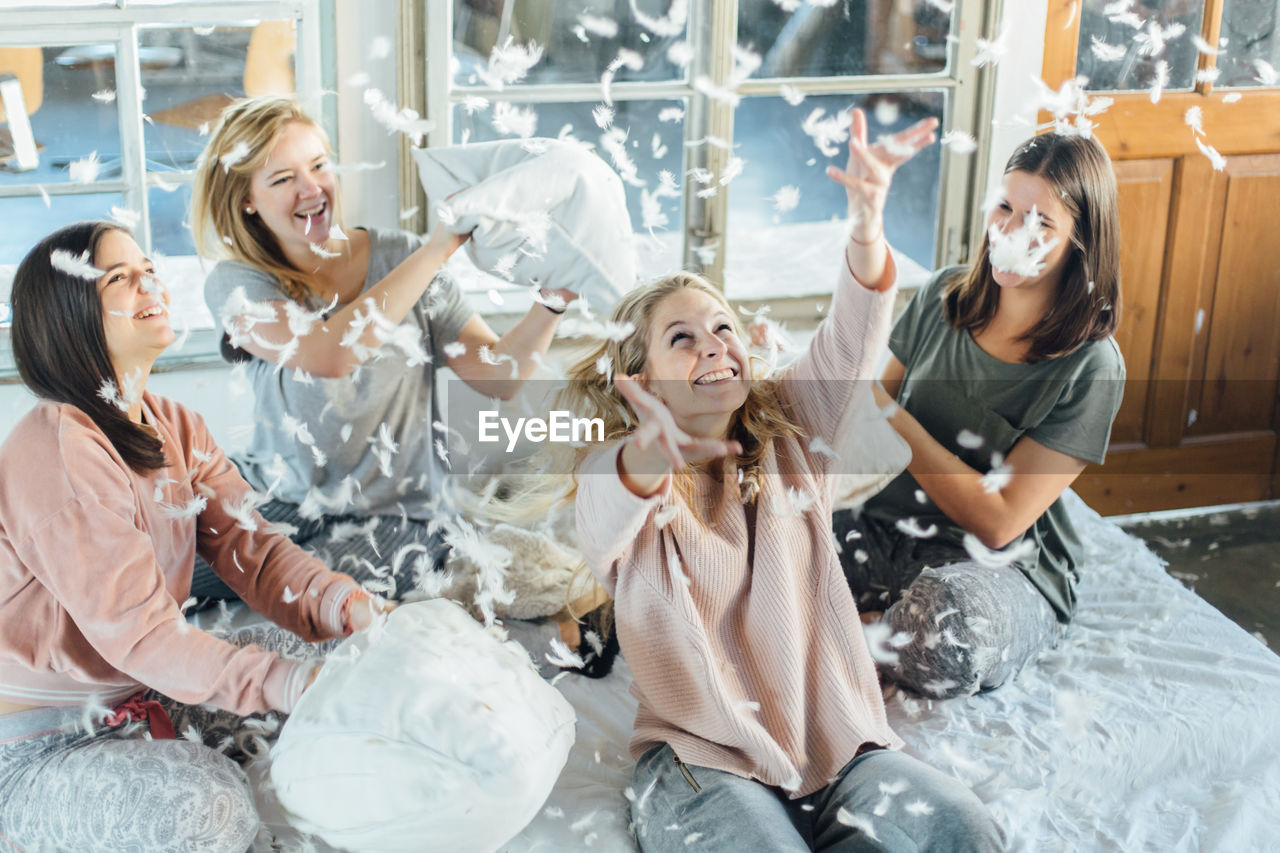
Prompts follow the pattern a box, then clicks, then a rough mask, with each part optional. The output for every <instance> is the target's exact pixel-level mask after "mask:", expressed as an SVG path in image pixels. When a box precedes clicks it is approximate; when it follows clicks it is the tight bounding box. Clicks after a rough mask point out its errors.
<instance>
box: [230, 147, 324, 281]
mask: <svg viewBox="0 0 1280 853" xmlns="http://www.w3.org/2000/svg"><path fill="white" fill-rule="evenodd" d="M331 165H332V164H331V162H330V158H329V152H328V149H327V148H326V147H325V144H324V138H323V137H322V136H321V135H320V133H319V131H317V130H316V129H315V128H314V127H312V126H311V125H309V124H304V123H302V122H290V123H289V124H286V125H285V126H284V129H283V130H281V131H280V135H279V136H278V137H277V138H276V141H275V144H274V145H273V146H272V148H271V154H270V155H268V157H267V159H266V161H265V162H264V163H263V164H262V165H261V166H259V167H258V168H257V169H255V170H254V172H253V176H252V177H251V178H250V182H249V197H248V198H247V199H246V200H245V205H246V206H247V207H249V208H252V209H253V211H254V213H253V214H252V215H256V216H259V217H261V219H262V223H263V224H264V225H265V226H266V227H267V228H268V229H269V230H270V231H271V233H272V234H274V235H275V237H276V240H278V241H279V243H280V246H281V247H282V248H283V249H284V250H285V252H287V253H290V254H297V255H299V256H305V255H307V254H308V253H310V251H311V250H310V248H309V246H308V244H309V243H318V244H320V245H324V244H325V243H326V242H327V241H328V239H329V236H330V230H331V229H332V227H333V224H334V223H333V209H334V203H335V199H336V198H337V194H338V188H337V181H336V180H335V178H334V175H333V171H332V168H331Z"/></svg>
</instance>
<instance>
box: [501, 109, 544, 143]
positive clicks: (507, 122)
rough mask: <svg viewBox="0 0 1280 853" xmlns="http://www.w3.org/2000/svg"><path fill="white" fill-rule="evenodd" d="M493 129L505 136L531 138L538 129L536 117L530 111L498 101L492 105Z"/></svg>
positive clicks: (535, 114)
mask: <svg viewBox="0 0 1280 853" xmlns="http://www.w3.org/2000/svg"><path fill="white" fill-rule="evenodd" d="M493 127H494V129H495V130H497V131H498V132H499V133H501V134H504V135H506V136H519V137H521V138H525V137H529V136H533V134H534V131H536V130H537V128H538V115H537V113H535V112H534V111H533V110H532V109H521V108H520V107H517V106H514V105H512V104H510V103H508V102H506V101H499V102H497V103H495V104H494V105H493Z"/></svg>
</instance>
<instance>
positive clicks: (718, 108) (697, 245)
mask: <svg viewBox="0 0 1280 853" xmlns="http://www.w3.org/2000/svg"><path fill="white" fill-rule="evenodd" d="M689 33H690V42H691V44H692V47H693V54H694V61H693V67H692V68H691V69H690V74H691V75H692V78H691V79H696V78H697V77H706V78H708V79H709V80H711V82H712V84H713V85H715V86H717V87H723V86H725V85H726V84H727V83H728V81H729V76H730V73H731V72H732V70H733V48H734V46H735V45H736V44H737V38H738V3H737V0H732V2H726V3H695V4H693V7H692V9H691V10H690V20H689ZM684 133H685V143H686V145H685V164H684V167H685V177H684V180H683V182H682V183H683V185H684V210H685V213H684V221H685V228H684V266H685V268H686V269H689V270H694V271H696V272H699V273H701V274H702V275H704V276H706V277H707V278H709V279H710V280H711V281H713V282H715V283H716V284H717V285H719V286H720V287H721V288H722V289H723V287H724V257H725V231H726V224H727V219H726V217H727V215H728V210H729V189H728V187H721V189H720V192H717V193H716V194H715V195H713V196H712V197H711V198H699V197H698V189H699V188H700V185H699V184H698V183H697V182H696V181H693V180H691V179H690V178H689V171H690V170H692V169H695V168H702V169H706V170H708V171H709V172H711V174H712V175H714V176H716V177H719V176H720V174H721V173H722V172H723V170H724V167H725V165H726V164H727V163H728V162H729V157H730V156H731V155H732V153H733V151H732V142H733V107H732V106H731V105H729V104H727V103H725V102H724V101H721V100H716V99H713V98H709V97H707V96H706V95H704V94H702V93H700V92H696V91H695V92H694V93H693V95H692V96H691V97H690V98H689V108H688V115H686V116H685V126H684ZM709 137H714V138H716V139H721V140H725V141H727V142H728V143H729V144H730V147H729V148H728V149H725V148H721V147H719V146H718V145H712V144H711V143H709V142H707V141H706V140H707V139H708V138H709ZM699 140H701V141H699ZM693 143H697V144H693ZM712 247H714V249H715V251H714V256H713V257H712V259H711V262H710V263H705V262H703V260H702V258H701V256H700V255H699V251H698V250H699V249H707V250H709V249H711V248H712Z"/></svg>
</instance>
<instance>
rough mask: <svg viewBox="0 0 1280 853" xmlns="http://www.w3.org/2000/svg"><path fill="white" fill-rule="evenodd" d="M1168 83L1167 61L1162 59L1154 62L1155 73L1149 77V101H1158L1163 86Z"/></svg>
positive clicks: (1162, 91) (1163, 88) (1162, 92)
mask: <svg viewBox="0 0 1280 853" xmlns="http://www.w3.org/2000/svg"><path fill="white" fill-rule="evenodd" d="M1168 85H1169V63H1168V62H1167V61H1165V60H1163V59H1161V60H1160V61H1159V62H1157V63H1156V68H1155V73H1154V74H1153V76H1152V79H1151V103H1153V104H1155V103H1159V101H1160V96H1161V95H1163V94H1164V90H1165V87H1166V86H1168Z"/></svg>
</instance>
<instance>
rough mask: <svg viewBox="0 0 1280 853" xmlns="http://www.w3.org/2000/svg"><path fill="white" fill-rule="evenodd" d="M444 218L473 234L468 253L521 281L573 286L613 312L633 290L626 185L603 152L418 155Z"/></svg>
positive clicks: (509, 146)
mask: <svg viewBox="0 0 1280 853" xmlns="http://www.w3.org/2000/svg"><path fill="white" fill-rule="evenodd" d="M413 158H414V160H416V161H417V164H418V179H419V180H420V181H421V182H422V186H423V188H424V189H425V190H426V192H427V198H428V199H429V200H430V202H431V204H432V205H433V206H435V208H436V209H437V210H438V211H439V210H441V209H443V210H444V215H443V216H442V217H441V221H442V222H444V223H445V225H446V227H448V228H449V230H451V231H453V232H454V233H456V234H466V233H467V232H471V240H470V241H468V242H467V252H468V253H469V254H470V255H471V259H472V261H473V262H474V263H475V265H476V266H477V267H478V268H479V269H481V270H484V271H486V272H493V273H496V274H498V275H499V276H500V277H502V278H509V279H510V280H512V281H514V282H516V283H518V284H528V285H533V286H537V287H546V288H550V289H553V290H554V289H560V288H566V289H568V290H572V291H573V292H574V293H576V294H578V295H579V296H585V297H587V298H588V302H589V304H590V306H591V307H592V309H593V310H595V311H602V312H608V311H609V310H611V309H612V308H613V306H614V304H615V303H617V301H618V299H619V298H621V296H622V295H623V294H624V293H626V292H627V291H629V290H631V289H632V288H633V287H634V286H635V279H636V262H635V248H634V246H633V242H632V234H631V218H630V216H629V215H628V213H627V200H626V194H625V193H624V191H623V188H622V179H621V178H619V177H618V175H617V173H616V172H614V171H613V169H612V168H610V166H609V165H608V164H607V163H606V162H605V161H604V160H602V159H600V158H599V157H598V156H597V155H595V154H594V153H592V152H591V151H588V150H587V149H585V148H583V147H582V146H580V145H575V144H573V143H570V142H561V141H559V140H555V139H527V140H502V141H498V142H480V143H475V144H472V145H458V146H453V147H449V148H419V149H414V151H413Z"/></svg>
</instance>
